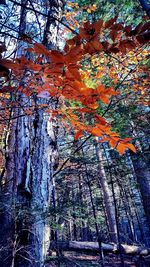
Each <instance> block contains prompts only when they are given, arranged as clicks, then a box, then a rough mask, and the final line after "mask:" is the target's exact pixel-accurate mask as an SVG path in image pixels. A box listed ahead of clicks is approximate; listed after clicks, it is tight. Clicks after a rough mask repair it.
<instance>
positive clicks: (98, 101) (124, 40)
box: [1, 17, 150, 154]
mask: <svg viewBox="0 0 150 267" xmlns="http://www.w3.org/2000/svg"><path fill="white" fill-rule="evenodd" d="M116 21H117V17H115V18H112V19H111V20H109V21H107V22H104V21H103V20H99V21H97V22H95V23H93V24H90V23H89V22H86V23H85V24H84V25H83V26H81V27H80V28H79V32H78V33H77V34H76V35H74V37H73V38H72V39H70V40H67V41H66V44H65V46H64V49H63V51H57V50H52V51H51V50H47V49H46V47H45V46H43V45H42V44H40V43H35V44H33V43H32V41H31V40H30V41H28V39H26V40H25V41H27V42H28V43H29V47H28V48H27V49H26V50H25V55H24V56H22V57H20V58H16V59H15V60H6V59H1V64H2V66H3V71H2V72H1V76H2V77H4V79H5V82H4V84H3V88H2V90H1V93H3V94H10V93H11V92H13V93H14V92H18V91H19V92H22V93H24V94H25V95H27V96H28V97H29V98H31V100H33V95H34V96H36V97H39V98H44V99H50V98H52V99H54V101H55V100H56V99H57V100H58V99H59V103H58V105H57V106H56V105H54V107H52V106H49V104H48V102H47V103H46V102H45V103H44V104H43V103H42V104H39V105H40V107H42V108H44V109H45V111H46V112H49V113H50V114H51V118H52V117H53V116H57V117H58V118H59V119H60V120H63V121H64V120H65V125H66V127H68V128H69V129H70V127H71V128H72V129H74V132H75V139H78V138H80V137H81V136H83V135H84V133H85V132H88V133H89V134H91V135H94V136H98V137H100V140H101V141H108V142H109V144H110V145H111V146H112V147H113V148H116V149H117V150H118V151H119V153H120V154H123V153H124V152H125V150H126V149H127V148H129V149H131V150H132V151H134V152H135V151H136V150H135V147H134V146H133V145H132V144H131V143H130V141H131V139H130V138H125V139H121V138H120V137H119V134H118V133H116V132H113V131H112V130H111V125H110V124H109V123H108V122H107V119H106V114H107V111H108V110H109V108H110V106H111V101H112V99H114V98H116V99H117V98H118V97H119V95H120V94H121V90H120V87H121V84H122V82H121V81H122V80H121V79H119V75H118V72H120V71H125V69H124V68H123V69H121V68H122V66H123V65H122V64H119V63H118V62H119V61H120V58H125V57H127V56H128V55H130V57H129V60H130V62H131V57H132V58H134V61H135V60H137V59H138V56H139V51H143V50H144V49H145V48H146V46H147V44H148V41H149V40H150V34H149V33H150V22H146V23H145V24H142V23H141V24H140V25H138V26H137V27H136V28H135V29H132V27H131V26H124V25H123V24H122V23H117V22H116ZM3 50H4V47H3V48H2V49H1V52H3ZM146 51H147V50H146ZM147 54H148V53H147V52H145V54H144V55H145V57H147ZM110 57H112V60H114V64H116V65H113V66H112V65H111V66H110V67H109V68H108V63H109V58H110ZM116 57H117V58H116ZM101 60H102V61H103V62H104V63H106V64H101ZM117 61H118V62H117ZM112 62H113V61H112ZM127 62H128V61H127ZM133 63H134V62H133ZM133 63H132V64H133ZM125 65H126V63H125ZM138 67H139V66H138ZM139 68H142V67H141V66H140V67H139ZM8 69H9V70H11V74H10V73H9V71H8ZM105 75H108V76H109V78H110V79H111V80H112V86H109V85H105V84H104V83H103V82H102V81H101V78H102V77H103V76H105ZM133 75H134V69H131V70H130V71H129V72H128V73H127V76H130V78H131V76H132V79H133V78H134V77H133ZM9 76H11V77H10V78H8V77H9ZM8 79H10V80H9V81H8ZM24 80H25V82H23V81H24ZM134 80H135V81H136V78H135V79H134ZM21 81H22V83H21ZM18 84H19V85H18ZM134 90H137V86H136V82H135V83H134V84H133V91H134ZM140 90H141V91H142V90H143V87H142V89H141V88H140ZM143 94H145V91H144V93H142V95H143ZM146 94H147V93H146ZM144 101H145V100H144ZM144 101H143V102H144ZM13 104H14V105H15V103H13ZM3 105H4V106H5V105H6V104H5V103H4V102H3ZM100 108H101V110H102V109H103V112H101V113H100V112H99V109H100ZM33 111H34V105H32V107H26V109H25V112H26V114H27V115H32V112H33Z"/></svg>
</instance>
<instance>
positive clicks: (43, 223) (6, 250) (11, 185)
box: [0, 1, 64, 267]
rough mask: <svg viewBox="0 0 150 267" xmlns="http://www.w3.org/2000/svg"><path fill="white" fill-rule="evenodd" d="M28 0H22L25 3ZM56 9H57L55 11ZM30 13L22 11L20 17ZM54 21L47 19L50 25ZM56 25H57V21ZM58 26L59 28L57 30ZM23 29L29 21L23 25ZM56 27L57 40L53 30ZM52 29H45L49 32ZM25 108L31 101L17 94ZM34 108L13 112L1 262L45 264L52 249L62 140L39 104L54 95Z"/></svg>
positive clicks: (53, 7) (24, 266) (55, 7)
mask: <svg viewBox="0 0 150 267" xmlns="http://www.w3.org/2000/svg"><path fill="white" fill-rule="evenodd" d="M26 3H27V1H23V4H26ZM63 5H64V3H63V1H50V12H51V15H53V16H54V15H55V16H57V15H58V14H59V15H60V13H59V12H60V10H61V9H62V8H63ZM56 11H57V12H56ZM52 12H53V13H52ZM24 14H26V12H25V11H24V10H22V13H21V20H23V19H25V18H23V17H24V16H25V15H24ZM51 23H52V22H49V21H47V24H48V25H49V27H50V26H52V25H51ZM54 24H55V25H54ZM54 26H55V29H54ZM57 27H58V24H57V23H54V21H53V33H52V36H51V38H50V37H48V36H49V35H48V34H47V35H46V36H47V37H46V38H45V39H44V44H45V45H47V46H49V47H50V46H51V47H52V43H53V41H54V40H55V41H56V36H57V33H56V32H57ZM19 29H20V33H22V31H24V29H25V25H23V24H22V25H20V28H19ZM54 30H55V38H54V39H53V38H52V37H53V34H54ZM47 31H48V28H47V29H46V32H47ZM16 100H17V101H18V104H19V105H20V107H23V106H25V105H26V104H29V103H30V99H28V98H27V97H26V96H24V95H22V94H17V99H16ZM34 101H35V110H34V114H33V115H32V116H27V115H26V114H25V112H24V109H23V108H19V109H17V111H16V110H15V111H13V115H15V116H16V117H18V119H16V120H13V121H12V123H11V126H10V134H9V138H8V143H7V150H8V151H7V158H6V177H5V182H6V186H3V191H2V192H1V203H2V209H1V218H0V237H1V240H0V250H1V251H0V266H2V267H5V266H7V267H31V266H34V267H41V266H44V259H45V256H46V253H47V250H48V248H49V242H50V241H49V237H50V233H49V226H48V222H47V219H46V214H47V210H48V207H49V202H50V196H51V192H52V176H53V171H54V170H55V169H56V165H57V144H56V136H55V131H54V127H53V121H52V120H49V119H50V118H49V115H48V113H45V112H44V109H42V108H40V109H39V108H38V105H40V103H41V104H43V103H45V102H46V103H47V102H49V105H50V106H51V107H52V106H54V105H55V104H56V103H55V102H54V100H53V99H50V100H47V99H44V100H43V99H42V100H40V99H38V98H37V97H35V98H34Z"/></svg>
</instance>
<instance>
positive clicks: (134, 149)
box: [126, 144, 136, 153]
mask: <svg viewBox="0 0 150 267" xmlns="http://www.w3.org/2000/svg"><path fill="white" fill-rule="evenodd" d="M126 147H127V148H129V149H130V150H132V151H133V152H134V153H136V148H135V146H134V145H132V144H126Z"/></svg>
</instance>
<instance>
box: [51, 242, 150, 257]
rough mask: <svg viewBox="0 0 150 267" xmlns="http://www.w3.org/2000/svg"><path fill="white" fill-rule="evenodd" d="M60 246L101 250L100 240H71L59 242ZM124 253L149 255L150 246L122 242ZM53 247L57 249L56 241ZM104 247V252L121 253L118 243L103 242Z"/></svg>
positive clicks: (63, 248)
mask: <svg viewBox="0 0 150 267" xmlns="http://www.w3.org/2000/svg"><path fill="white" fill-rule="evenodd" d="M58 245H59V248H60V249H62V250H64V251H67V250H71V251H80V252H83V251H86V252H88V251H89V252H90V251H91V252H97V253H98V252H99V244H98V242H79V241H69V242H59V244H58ZM121 247H122V253H124V254H127V255H141V256H147V255H149V254H150V248H145V247H142V246H141V247H140V246H137V245H127V244H122V245H121ZM53 249H55V243H54V244H53ZM102 249H103V251H104V252H111V253H119V247H118V245H117V244H106V243H102Z"/></svg>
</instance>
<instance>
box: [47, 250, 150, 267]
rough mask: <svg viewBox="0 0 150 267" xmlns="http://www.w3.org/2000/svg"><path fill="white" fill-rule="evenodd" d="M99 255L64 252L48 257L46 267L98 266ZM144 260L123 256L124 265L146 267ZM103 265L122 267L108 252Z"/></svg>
mask: <svg viewBox="0 0 150 267" xmlns="http://www.w3.org/2000/svg"><path fill="white" fill-rule="evenodd" d="M100 266H101V264H100V261H99V256H95V255H87V254H81V253H74V252H66V253H65V254H64V257H62V258H60V259H59V260H58V258H57V257H56V256H52V257H49V259H48V263H47V264H46V267H100ZM148 266H150V265H149V264H146V263H145V262H144V260H142V261H139V259H138V258H137V257H128V256H125V257H124V267H148ZM104 267H122V265H121V262H120V257H119V256H118V255H113V254H109V255H106V256H105V258H104Z"/></svg>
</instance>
